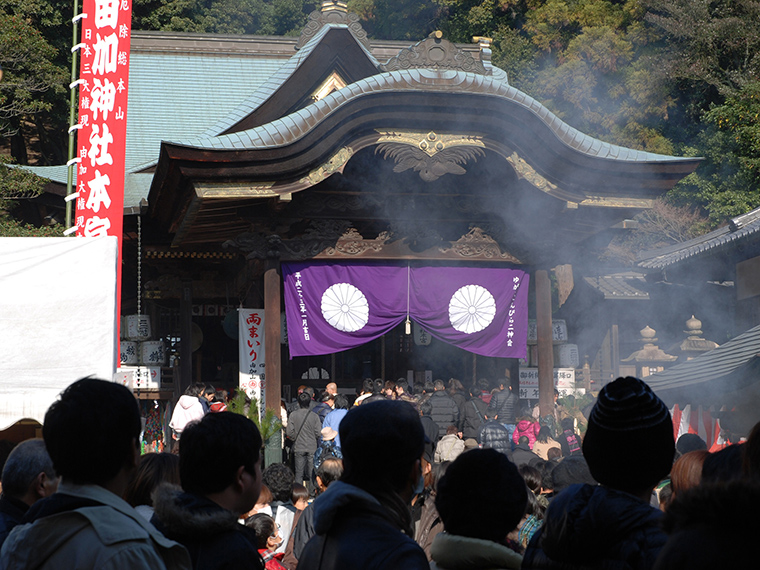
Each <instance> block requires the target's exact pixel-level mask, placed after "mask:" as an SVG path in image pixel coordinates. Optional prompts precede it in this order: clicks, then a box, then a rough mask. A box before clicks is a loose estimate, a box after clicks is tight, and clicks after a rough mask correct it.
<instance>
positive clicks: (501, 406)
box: [488, 371, 519, 438]
mask: <svg viewBox="0 0 760 570" xmlns="http://www.w3.org/2000/svg"><path fill="white" fill-rule="evenodd" d="M518 404H519V399H518V398H517V394H515V393H514V392H513V391H512V384H511V383H510V379H509V372H508V371H507V376H506V377H505V378H503V379H502V380H501V382H500V384H499V390H498V391H497V392H496V393H495V394H494V395H493V396H492V397H491V402H490V403H489V404H488V419H492V420H498V421H499V423H501V424H502V425H504V427H506V428H507V429H508V430H509V437H510V438H511V437H512V434H513V433H514V431H515V423H516V418H517V412H518Z"/></svg>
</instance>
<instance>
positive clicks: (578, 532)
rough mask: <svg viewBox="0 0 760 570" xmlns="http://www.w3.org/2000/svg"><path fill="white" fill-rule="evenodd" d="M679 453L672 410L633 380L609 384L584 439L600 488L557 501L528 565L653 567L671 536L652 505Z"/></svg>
mask: <svg viewBox="0 0 760 570" xmlns="http://www.w3.org/2000/svg"><path fill="white" fill-rule="evenodd" d="M674 453H675V441H674V439H673V422H672V420H671V417H670V412H668V409H667V407H666V406H665V404H664V403H663V402H662V400H660V399H659V398H658V397H657V396H656V395H655V394H654V392H652V390H651V389H650V388H649V386H647V385H646V384H645V383H644V382H642V381H641V380H639V379H637V378H633V377H630V376H629V377H626V378H618V379H617V380H615V381H614V382H611V383H610V384H607V385H606V386H605V387H604V388H602V390H601V392H600V393H599V398H598V400H597V403H596V405H595V406H594V408H593V409H592V411H591V414H590V417H589V422H588V430H587V431H586V437H585V438H584V441H583V455H584V456H585V458H586V461H587V462H588V467H589V470H590V472H591V475H592V476H593V477H594V479H595V480H596V481H598V482H599V483H600V484H599V485H589V484H582V485H572V486H570V487H568V488H567V489H564V490H563V491H561V492H560V493H559V494H558V495H557V496H556V497H555V498H554V499H553V500H552V502H551V504H550V505H549V508H548V510H547V511H546V516H545V518H544V524H543V526H542V527H541V528H540V529H539V530H538V531H537V532H536V534H535V535H534V536H533V538H532V539H531V542H530V543H529V544H528V548H527V550H526V551H525V557H524V559H523V566H522V568H525V569H526V570H539V569H541V570H543V569H547V570H551V569H562V570H572V569H581V568H584V569H585V568H613V567H614V568H629V569H631V570H644V569H650V568H652V567H653V566H654V563H655V560H656V559H657V556H658V555H659V553H660V550H661V549H662V548H663V546H664V544H665V541H666V538H667V537H666V535H665V533H664V532H663V530H662V528H661V525H660V523H661V516H662V513H661V512H660V510H659V509H656V508H654V507H652V506H651V505H650V504H649V500H650V497H651V493H652V490H653V489H654V487H655V485H657V483H658V482H659V481H660V480H661V479H662V478H663V477H665V476H666V475H667V474H668V472H669V471H670V468H671V466H672V464H673V455H674ZM573 459H574V457H570V458H567V459H565V460H564V461H563V464H564V463H565V462H567V461H572V460H573ZM553 475H556V469H555V472H554V473H553ZM555 487H556V486H555ZM555 490H556V489H555Z"/></svg>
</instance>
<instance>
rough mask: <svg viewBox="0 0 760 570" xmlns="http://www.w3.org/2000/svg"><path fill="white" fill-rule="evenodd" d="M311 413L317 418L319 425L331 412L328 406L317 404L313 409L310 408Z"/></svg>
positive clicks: (323, 403) (322, 403) (321, 403)
mask: <svg viewBox="0 0 760 570" xmlns="http://www.w3.org/2000/svg"><path fill="white" fill-rule="evenodd" d="M311 411H312V412H313V413H315V414H317V415H318V416H319V422H320V423H324V421H325V418H326V417H327V414H329V413H330V412H332V408H331V407H330V404H327V403H325V402H319V403H318V404H316V405H315V406H314V407H313V408H311Z"/></svg>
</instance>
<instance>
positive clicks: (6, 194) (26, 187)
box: [0, 155, 62, 237]
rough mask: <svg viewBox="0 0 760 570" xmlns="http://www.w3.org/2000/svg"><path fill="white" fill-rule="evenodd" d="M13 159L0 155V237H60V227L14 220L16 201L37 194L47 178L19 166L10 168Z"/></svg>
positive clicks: (41, 189) (42, 188) (43, 186)
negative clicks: (35, 224) (38, 225)
mask: <svg viewBox="0 0 760 570" xmlns="http://www.w3.org/2000/svg"><path fill="white" fill-rule="evenodd" d="M12 162H13V160H12V159H11V158H10V157H9V156H5V155H0V237H42V236H48V237H61V232H62V228H60V227H56V226H44V227H40V228H38V227H35V226H33V225H31V224H25V223H22V222H20V221H18V220H16V219H15V218H14V217H13V216H12V211H13V209H14V208H15V207H16V204H17V201H18V200H22V199H29V198H34V197H35V196H39V195H40V194H41V193H42V191H43V190H44V188H45V184H46V183H47V180H45V179H44V178H40V177H39V176H37V175H36V174H32V173H31V172H29V171H26V170H22V169H20V168H11V167H9V166H8V165H9V164H12Z"/></svg>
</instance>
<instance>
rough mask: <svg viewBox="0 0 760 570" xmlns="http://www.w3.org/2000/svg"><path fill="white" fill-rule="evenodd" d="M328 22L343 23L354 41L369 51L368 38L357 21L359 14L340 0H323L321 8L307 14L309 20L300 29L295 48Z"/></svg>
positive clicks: (314, 34) (299, 47) (301, 45)
mask: <svg viewBox="0 0 760 570" xmlns="http://www.w3.org/2000/svg"><path fill="white" fill-rule="evenodd" d="M328 24H343V25H345V26H346V27H347V28H348V30H349V31H350V32H351V35H353V36H354V38H356V41H358V42H359V43H360V44H362V45H363V46H364V47H365V48H367V50H368V51H369V49H370V45H369V38H368V37H367V32H365V31H364V28H362V25H361V23H360V22H359V16H358V15H356V14H354V13H353V12H349V11H348V5H347V4H346V3H345V2H341V0H323V2H322V7H321V9H319V10H314V11H313V12H312V13H311V14H309V21H308V22H307V23H306V26H304V28H303V30H301V36H300V37H299V38H298V42H297V43H296V50H299V49H301V48H302V47H303V46H305V45H306V44H307V43H308V42H309V41H310V40H311V39H312V38H313V37H314V36H316V35H317V34H318V33H319V30H321V29H322V28H323V27H324V26H326V25H328Z"/></svg>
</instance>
